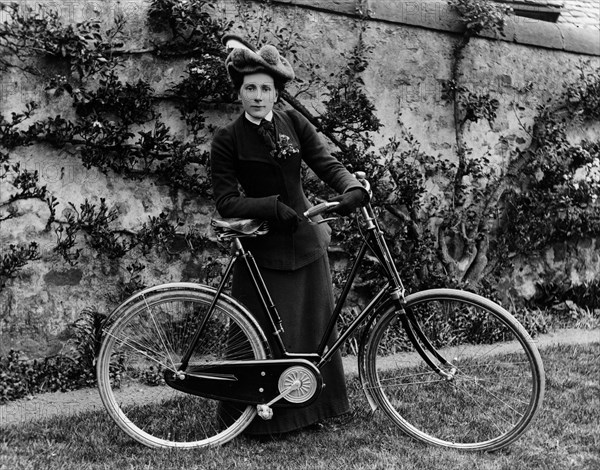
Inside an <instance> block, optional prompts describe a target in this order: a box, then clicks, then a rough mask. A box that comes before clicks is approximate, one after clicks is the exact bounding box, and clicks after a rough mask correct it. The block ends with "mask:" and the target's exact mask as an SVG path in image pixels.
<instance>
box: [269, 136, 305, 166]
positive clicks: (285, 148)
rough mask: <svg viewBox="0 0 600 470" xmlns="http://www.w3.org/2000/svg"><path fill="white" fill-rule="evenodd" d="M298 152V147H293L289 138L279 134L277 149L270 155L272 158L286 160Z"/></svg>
mask: <svg viewBox="0 0 600 470" xmlns="http://www.w3.org/2000/svg"><path fill="white" fill-rule="evenodd" d="M299 152H300V150H298V147H296V146H295V145H294V142H293V141H292V139H291V138H290V137H289V136H287V135H285V134H280V135H279V141H278V142H277V148H276V149H275V150H273V151H272V152H271V155H272V156H273V158H279V159H281V160H286V159H288V158H289V157H293V156H294V155H296V154H297V153H299Z"/></svg>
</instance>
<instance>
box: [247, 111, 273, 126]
mask: <svg viewBox="0 0 600 470" xmlns="http://www.w3.org/2000/svg"><path fill="white" fill-rule="evenodd" d="M244 113H245V115H246V119H248V121H250V122H251V123H252V124H256V125H257V126H258V125H260V121H262V119H256V118H255V117H252V116H250V115H249V114H248V113H247V112H246V111H244ZM263 119H266V120H267V121H269V122H271V121H272V120H273V111H269V114H267V115H266V116H265V117H264V118H263Z"/></svg>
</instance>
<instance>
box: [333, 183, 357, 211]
mask: <svg viewBox="0 0 600 470" xmlns="http://www.w3.org/2000/svg"><path fill="white" fill-rule="evenodd" d="M364 200H365V193H364V192H363V190H362V189H359V188H356V189H351V190H350V191H346V192H345V193H344V194H341V195H339V196H336V197H334V198H332V199H330V200H329V201H339V204H338V205H337V206H335V207H334V208H333V209H331V212H335V213H336V214H340V215H350V214H352V212H354V211H355V210H356V209H358V208H359V207H360V206H362V205H363V203H364Z"/></svg>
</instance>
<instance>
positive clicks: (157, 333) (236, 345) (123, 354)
mask: <svg viewBox="0 0 600 470" xmlns="http://www.w3.org/2000/svg"><path fill="white" fill-rule="evenodd" d="M174 286H175V287H170V286H169V285H165V286H160V287H161V288H160V289H156V288H155V289H151V290H150V292H148V293H147V294H146V293H144V292H142V293H141V294H138V295H137V296H136V298H134V299H132V300H130V301H129V302H128V303H126V304H125V307H124V308H122V310H123V311H122V313H120V314H119V315H118V316H117V318H116V319H115V321H114V323H113V324H112V325H110V326H109V327H108V329H107V330H106V332H105V334H104V339H103V343H102V347H101V350H100V353H99V357H98V365H97V376H98V387H99V390H100V395H101V397H102V401H103V402H104V405H105V407H106V409H107V410H108V412H109V414H110V416H111V417H112V418H113V419H114V420H115V422H116V423H117V424H118V425H119V427H120V428H121V429H123V430H124V431H125V432H126V433H127V434H129V435H130V436H131V437H133V438H134V439H136V440H138V441H139V442H141V443H142V444H145V445H147V446H150V447H190V448H191V447H204V446H210V445H218V444H223V443H225V442H227V441H229V440H230V439H233V438H234V437H235V436H236V435H238V434H239V433H240V432H242V431H243V430H244V428H245V427H246V426H247V425H248V424H249V423H250V422H251V420H252V419H253V418H254V417H255V415H256V410H255V407H253V406H237V407H234V406H222V405H221V404H220V402H218V401H216V400H212V399H208V398H203V397H200V396H196V395H191V394H187V393H184V392H181V391H178V390H175V389H174V388H172V387H170V386H169V385H166V384H165V381H164V378H163V377H164V375H163V374H164V372H165V371H169V372H176V371H177V370H178V368H179V361H180V360H181V358H182V356H183V355H184V353H185V351H186V350H187V348H188V346H189V345H190V343H191V340H192V338H193V337H194V335H195V333H196V331H197V330H198V328H199V325H200V324H201V323H203V322H205V323H204V327H203V330H202V331H203V333H202V335H201V336H200V338H199V341H198V343H197V346H196V348H195V349H194V351H193V354H192V356H191V358H190V362H189V364H190V366H194V365H200V364H202V365H205V364H208V363H211V362H218V361H221V360H224V359H227V360H254V359H265V358H266V352H265V348H264V344H265V343H264V335H263V334H262V331H261V330H260V329H259V327H258V326H257V325H256V324H255V322H253V321H252V319H251V317H250V316H249V314H248V313H247V312H246V311H245V309H244V308H243V307H241V305H240V304H238V303H237V302H235V301H234V300H233V299H231V298H229V297H227V296H223V297H221V298H220V299H219V301H218V302H217V303H216V306H215V308H214V310H213V312H212V314H211V315H210V317H209V318H206V317H207V311H208V308H209V306H210V304H211V302H212V301H213V299H214V295H215V291H214V289H211V288H209V287H207V286H195V287H194V286H193V285H189V286H182V284H175V285H174ZM177 286H179V287H177Z"/></svg>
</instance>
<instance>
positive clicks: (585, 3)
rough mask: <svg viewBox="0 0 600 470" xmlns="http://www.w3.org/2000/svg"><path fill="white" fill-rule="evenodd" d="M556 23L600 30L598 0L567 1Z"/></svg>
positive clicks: (599, 5) (599, 1)
mask: <svg viewBox="0 0 600 470" xmlns="http://www.w3.org/2000/svg"><path fill="white" fill-rule="evenodd" d="M558 23H563V24H572V25H575V26H580V27H582V28H587V27H591V28H597V29H600V0H567V1H565V2H564V6H563V7H562V9H561V14H560V16H559V17H558Z"/></svg>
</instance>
